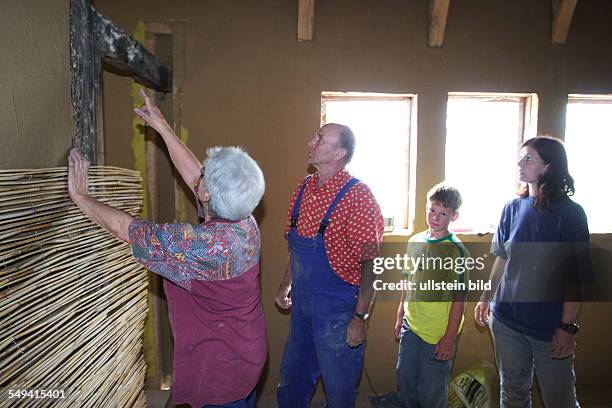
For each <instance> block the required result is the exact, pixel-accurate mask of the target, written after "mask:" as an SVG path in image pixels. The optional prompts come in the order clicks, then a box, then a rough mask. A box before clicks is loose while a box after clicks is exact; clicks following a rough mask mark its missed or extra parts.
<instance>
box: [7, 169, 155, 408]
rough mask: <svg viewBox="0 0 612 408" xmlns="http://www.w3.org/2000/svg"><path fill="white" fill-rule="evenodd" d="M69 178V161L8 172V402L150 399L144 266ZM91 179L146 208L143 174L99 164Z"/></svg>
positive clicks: (109, 195)
mask: <svg viewBox="0 0 612 408" xmlns="http://www.w3.org/2000/svg"><path fill="white" fill-rule="evenodd" d="M66 181H67V169H66V168H52V169H40V170H0V407H5V406H11V407H12V406H15V407H38V406H54V407H55V406H57V407H144V406H145V399H144V391H143V388H144V378H145V362H144V357H143V354H142V335H143V331H144V320H145V317H146V311H147V274H146V271H145V270H144V269H143V268H142V267H140V266H139V265H138V264H136V263H135V262H134V260H133V259H132V256H131V250H130V246H129V245H128V244H125V243H122V242H120V241H118V240H117V239H115V238H114V237H112V236H111V235H110V234H108V233H107V232H105V231H103V230H102V229H100V228H99V227H98V226H96V225H95V224H93V223H92V222H91V221H89V220H88V219H87V217H85V216H84V215H83V214H82V213H81V211H80V210H79V209H78V208H77V207H76V206H75V205H74V204H73V203H72V201H71V200H70V197H69V196H68V192H67V187H66V186H67V183H66ZM89 186H90V187H89V188H90V191H91V193H92V195H93V196H94V197H96V198H98V199H99V200H101V201H102V202H104V203H107V204H109V205H111V206H113V207H115V208H119V209H122V210H125V211H127V212H128V213H130V214H132V215H134V216H136V215H138V213H139V212H140V209H141V204H142V197H143V194H142V179H141V177H140V175H139V173H137V172H135V171H130V170H125V169H120V168H115V167H92V168H90V170H89ZM9 390H13V395H14V393H15V392H16V391H21V390H34V391H36V390H38V391H40V390H47V391H49V390H57V391H62V393H61V394H59V393H56V395H62V396H63V398H57V399H49V398H40V395H41V393H40V392H39V393H38V394H39V398H36V397H32V396H26V397H23V398H15V397H13V398H11V399H9V398H8V397H9Z"/></svg>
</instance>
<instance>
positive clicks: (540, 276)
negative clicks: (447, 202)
mask: <svg viewBox="0 0 612 408" xmlns="http://www.w3.org/2000/svg"><path fill="white" fill-rule="evenodd" d="M518 178H519V180H520V181H521V182H522V183H524V184H523V189H522V190H521V192H520V197H519V198H516V199H514V200H512V201H510V202H509V203H507V204H506V205H505V207H504V210H503V212H502V216H501V220H500V223H499V227H498V229H497V232H496V233H495V236H494V238H493V242H492V246H491V253H492V254H493V255H496V259H495V261H494V263H493V268H492V271H491V280H492V282H493V288H496V289H493V290H492V291H491V292H485V293H483V297H482V298H481V302H479V303H478V304H477V306H476V308H475V310H474V317H475V319H476V322H477V323H478V324H480V325H481V326H484V325H486V324H488V325H489V328H490V330H491V334H492V337H493V345H494V348H495V359H496V362H497V367H498V369H499V374H500V407H502V408H503V407H530V406H531V388H532V384H533V371H534V368H535V372H536V374H537V376H538V383H539V384H540V391H541V395H542V399H543V401H544V405H545V406H546V407H555V408H565V407H572V408H573V407H579V405H578V402H577V400H576V390H575V385H574V384H575V375H574V350H575V348H576V334H577V332H578V329H579V326H578V324H577V318H578V310H579V308H580V289H579V283H580V282H584V281H585V279H588V278H589V276H590V274H591V271H592V269H591V261H590V254H589V240H590V238H589V229H588V225H587V219H586V215H585V213H584V211H583V209H582V207H580V205H578V204H576V203H575V202H573V201H572V200H571V199H570V198H569V196H571V195H573V193H574V180H573V179H572V176H571V175H570V174H569V171H568V166H567V155H566V153H565V148H564V147H563V144H562V142H560V141H559V140H557V139H553V138H550V137H544V136H543V137H536V138H533V139H530V140H527V141H526V142H525V143H523V145H522V149H521V153H520V159H519V161H518ZM492 295H493V296H492ZM491 298H492V301H491V302H489V300H491Z"/></svg>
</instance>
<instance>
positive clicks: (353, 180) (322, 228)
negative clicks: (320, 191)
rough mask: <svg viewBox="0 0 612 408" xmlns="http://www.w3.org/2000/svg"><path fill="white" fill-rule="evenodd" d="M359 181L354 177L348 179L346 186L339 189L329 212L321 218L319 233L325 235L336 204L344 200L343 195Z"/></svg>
mask: <svg viewBox="0 0 612 408" xmlns="http://www.w3.org/2000/svg"><path fill="white" fill-rule="evenodd" d="M357 183H359V180H358V179H356V178H355V177H353V178H351V179H350V180H349V181H347V182H346V184H345V185H344V186H342V188H341V189H340V191H338V194H336V197H334V200H333V201H332V203H331V204H330V205H329V208H328V209H327V212H326V213H325V215H324V216H323V220H321V225H320V226H319V234H321V235H323V234H324V233H325V230H326V229H327V226H328V225H329V219H330V218H331V215H332V213H333V212H334V210H335V209H336V206H337V205H338V203H339V202H340V200H342V197H344V195H345V194H346V193H348V191H349V190H350V189H351V187H353V186H354V185H355V184H357Z"/></svg>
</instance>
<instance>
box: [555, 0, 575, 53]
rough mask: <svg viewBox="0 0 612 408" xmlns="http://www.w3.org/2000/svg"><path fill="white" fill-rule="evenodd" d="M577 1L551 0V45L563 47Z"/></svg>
mask: <svg viewBox="0 0 612 408" xmlns="http://www.w3.org/2000/svg"><path fill="white" fill-rule="evenodd" d="M576 3H578V0H553V20H552V43H553V44H556V45H564V44H565V41H566V40H567V33H568V32H569V28H570V24H571V23H572V18H573V17H574V10H575V9H576Z"/></svg>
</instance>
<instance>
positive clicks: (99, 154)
mask: <svg viewBox="0 0 612 408" xmlns="http://www.w3.org/2000/svg"><path fill="white" fill-rule="evenodd" d="M102 60H104V62H105V63H107V64H108V65H110V66H111V67H113V68H116V69H118V70H119V71H121V72H122V73H123V74H125V75H128V76H131V77H133V78H134V80H136V81H137V82H138V83H140V84H142V85H144V86H146V87H148V88H152V89H155V90H156V91H159V92H172V71H171V70H170V69H169V68H167V67H166V66H164V65H162V64H160V63H159V61H158V60H157V59H156V58H155V56H153V54H151V53H150V52H149V51H147V49H145V47H144V46H143V45H141V44H140V43H138V41H136V40H135V39H134V38H132V37H131V36H130V35H128V34H127V33H126V32H125V31H123V30H122V29H121V28H120V27H119V26H117V25H116V24H115V23H113V22H112V21H111V20H109V19H108V18H106V17H105V16H104V15H102V14H100V13H99V12H98V11H97V10H96V9H95V8H94V7H93V6H92V5H91V4H90V0H70V68H71V73H72V80H71V94H72V108H73V116H74V128H75V132H74V137H73V143H72V144H73V146H74V147H75V148H76V149H77V150H78V151H79V152H81V153H82V154H83V155H84V156H85V158H87V160H89V161H90V162H91V163H93V164H102V162H103V157H104V129H103V115H102V113H103V106H102V102H103V99H102V91H103V86H102Z"/></svg>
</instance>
